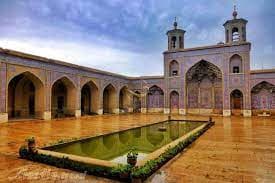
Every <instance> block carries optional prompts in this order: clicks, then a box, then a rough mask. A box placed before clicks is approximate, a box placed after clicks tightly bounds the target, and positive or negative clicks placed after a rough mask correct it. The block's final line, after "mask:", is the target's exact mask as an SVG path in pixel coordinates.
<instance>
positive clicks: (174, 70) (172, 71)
mask: <svg viewBox="0 0 275 183" xmlns="http://www.w3.org/2000/svg"><path fill="white" fill-rule="evenodd" d="M178 75H179V63H178V62H177V61H176V60H172V61H171V62H170V63H169V76H178Z"/></svg>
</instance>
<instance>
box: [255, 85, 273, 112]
mask: <svg viewBox="0 0 275 183" xmlns="http://www.w3.org/2000/svg"><path fill="white" fill-rule="evenodd" d="M251 104H252V113H253V115H257V114H263V113H266V114H272V113H273V112H274V111H275V85H273V84H271V83H269V82H266V81H263V82H260V83H258V84H257V85H256V86H254V87H253V88H252V90H251Z"/></svg>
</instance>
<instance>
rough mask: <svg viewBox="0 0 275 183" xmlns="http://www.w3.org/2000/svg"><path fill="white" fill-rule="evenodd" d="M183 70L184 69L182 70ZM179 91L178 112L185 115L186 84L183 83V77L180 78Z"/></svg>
mask: <svg viewBox="0 0 275 183" xmlns="http://www.w3.org/2000/svg"><path fill="white" fill-rule="evenodd" d="M182 72H184V70H182ZM180 83H181V84H180V85H181V88H180V93H179V114H182V115H186V108H187V85H186V83H185V78H184V77H183V78H181V80H180Z"/></svg>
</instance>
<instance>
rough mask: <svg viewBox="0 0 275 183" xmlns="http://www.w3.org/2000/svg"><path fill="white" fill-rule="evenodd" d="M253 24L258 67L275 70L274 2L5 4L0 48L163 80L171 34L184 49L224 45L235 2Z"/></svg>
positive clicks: (20, 0)
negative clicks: (181, 37)
mask: <svg viewBox="0 0 275 183" xmlns="http://www.w3.org/2000/svg"><path fill="white" fill-rule="evenodd" d="M234 3H235V4H237V9H238V13H239V15H238V16H239V17H242V18H245V19H247V20H248V21H249V22H248V25H247V34H248V35H247V37H248V38H247V39H248V41H250V42H252V51H251V68H252V69H261V68H265V69H267V68H272V67H273V68H275V59H274V58H275V11H274V9H275V1H274V0H257V1H253V2H252V1H251V0H239V1H233V0H196V1H190V0H132V1H129V0H90V1H88V0H83V1H80V0H77V1H75V0H58V1H57V0H47V1H46V0H39V1H38V0H0V17H1V18H0V23H1V24H0V25H1V27H0V47H3V48H9V49H14V50H19V51H23V52H27V53H32V54H37V55H40V56H45V57H49V58H54V59H60V60H63V61H67V62H71V63H74V64H79V65H83V66H88V67H93V68H97V69H102V70H107V71H111V72H116V73H120V74H126V75H129V76H139V75H162V74H163V56H162V52H163V51H164V50H165V49H166V47H167V37H166V31H167V30H168V29H170V28H172V23H173V20H174V17H175V16H176V17H178V24H179V27H180V28H183V29H185V30H186V31H187V32H186V34H185V36H186V37H185V47H188V48H189V47H195V46H203V45H213V44H217V43H218V42H220V41H224V28H223V26H222V25H223V23H224V22H225V21H226V20H228V19H231V18H232V9H233V4H234Z"/></svg>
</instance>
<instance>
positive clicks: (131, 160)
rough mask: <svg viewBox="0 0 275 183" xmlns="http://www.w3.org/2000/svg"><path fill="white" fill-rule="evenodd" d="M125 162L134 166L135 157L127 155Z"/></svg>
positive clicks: (135, 162)
mask: <svg viewBox="0 0 275 183" xmlns="http://www.w3.org/2000/svg"><path fill="white" fill-rule="evenodd" d="M127 163H128V164H129V165H131V166H135V165H136V164H137V157H127Z"/></svg>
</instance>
